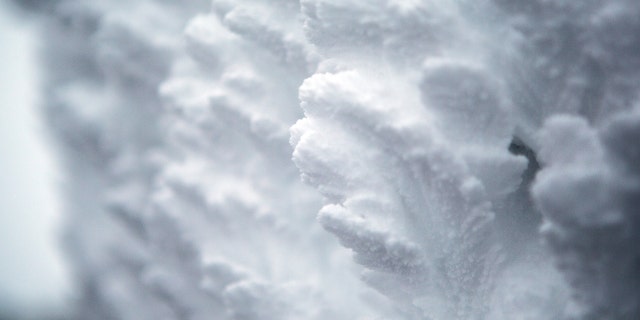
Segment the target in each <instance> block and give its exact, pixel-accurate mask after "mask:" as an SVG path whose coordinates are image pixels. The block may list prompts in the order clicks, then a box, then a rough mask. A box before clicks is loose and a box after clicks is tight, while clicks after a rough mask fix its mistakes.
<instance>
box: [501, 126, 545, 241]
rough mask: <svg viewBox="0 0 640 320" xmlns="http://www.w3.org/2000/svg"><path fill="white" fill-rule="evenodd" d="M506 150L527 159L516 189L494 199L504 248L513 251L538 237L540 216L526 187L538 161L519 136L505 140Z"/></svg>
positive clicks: (533, 176) (529, 184) (528, 187)
mask: <svg viewBox="0 0 640 320" xmlns="http://www.w3.org/2000/svg"><path fill="white" fill-rule="evenodd" d="M509 152H511V153H512V154H514V155H519V156H524V157H526V158H527V160H528V164H527V168H526V169H525V170H524V172H523V173H522V176H521V177H522V181H521V183H520V186H519V187H518V189H516V190H515V191H514V192H513V193H511V194H509V195H508V196H507V197H506V198H505V199H504V200H502V201H498V202H497V203H495V205H496V206H495V209H496V218H497V221H496V222H497V226H498V228H499V230H498V233H499V235H500V236H501V237H502V238H503V240H504V242H503V243H505V244H507V245H508V248H505V249H506V250H508V251H513V253H514V254H517V252H518V251H520V249H521V248H522V247H523V246H524V245H527V243H530V242H531V241H535V239H538V228H539V227H540V224H541V222H542V216H541V214H540V213H539V212H538V210H537V209H536V208H535V206H534V204H533V201H532V200H531V196H530V188H531V184H532V183H533V181H534V179H535V176H536V174H537V172H538V171H539V170H540V163H539V162H538V160H537V158H536V153H535V152H534V151H533V149H531V148H530V147H529V146H527V145H526V144H525V143H524V142H523V141H522V140H521V139H519V138H517V137H514V138H513V140H512V141H511V143H510V144H509Z"/></svg>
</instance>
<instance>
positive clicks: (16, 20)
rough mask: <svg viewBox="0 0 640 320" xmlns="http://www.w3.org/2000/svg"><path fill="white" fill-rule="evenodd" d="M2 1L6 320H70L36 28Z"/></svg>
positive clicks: (0, 301) (1, 292) (0, 271)
mask: <svg viewBox="0 0 640 320" xmlns="http://www.w3.org/2000/svg"><path fill="white" fill-rule="evenodd" d="M35 23H36V22H35V21H32V19H30V18H29V17H28V16H26V15H24V13H22V12H20V11H19V10H17V9H16V8H13V7H12V6H11V5H10V4H9V3H7V2H6V1H0V46H1V50H0V320H10V319H66V318H67V317H66V316H65V314H66V313H67V309H68V307H69V303H70V301H71V300H72V295H71V292H72V290H71V287H72V286H71V282H70V277H69V271H68V268H67V266H65V263H64V257H63V253H62V250H60V233H61V230H60V229H61V223H62V216H61V214H60V212H61V209H62V208H61V203H60V202H59V201H58V197H57V190H58V186H59V185H60V184H61V183H62V182H61V177H60V176H59V174H58V170H57V167H56V157H55V154H54V153H53V148H52V146H51V145H52V141H50V140H49V139H48V137H47V131H46V129H45V126H44V125H43V121H41V120H42V119H41V118H39V117H40V114H39V112H38V104H39V96H38V94H39V75H38V62H37V61H38V44H37V41H36V29H37V25H36V24H35Z"/></svg>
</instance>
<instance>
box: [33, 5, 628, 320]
mask: <svg viewBox="0 0 640 320" xmlns="http://www.w3.org/2000/svg"><path fill="white" fill-rule="evenodd" d="M24 4H26V5H27V6H28V7H30V8H32V9H34V10H36V11H39V12H41V14H42V19H43V20H44V21H45V24H46V27H45V28H44V29H43V31H42V37H43V38H42V39H43V42H44V43H45V46H46V50H45V54H44V59H45V60H46V61H47V65H48V67H47V72H48V76H49V77H48V79H47V83H48V86H47V89H46V94H47V107H46V109H45V112H46V114H47V117H48V119H49V123H50V126H51V127H52V128H54V130H55V131H56V134H57V136H58V139H59V141H60V145H61V148H62V149H63V150H64V153H65V154H66V155H67V159H66V160H67V161H66V164H67V166H68V170H67V175H68V181H69V184H68V186H67V193H66V194H67V198H66V203H67V207H68V211H67V220H68V227H67V230H68V231H67V237H66V242H67V247H68V250H69V252H70V253H71V255H72V256H73V265H74V267H75V270H76V274H77V276H78V278H79V279H80V280H81V283H82V294H81V296H82V300H81V301H80V302H79V304H78V314H77V317H78V318H79V319H89V318H90V319H212V318H214V319H635V318H637V317H639V316H640V307H639V302H638V300H639V299H640V293H639V292H638V288H639V284H638V281H640V280H639V279H640V278H639V275H640V274H639V272H640V270H638V257H639V252H638V249H637V248H636V245H635V244H636V242H637V240H638V239H637V238H638V236H637V234H638V228H639V226H638V218H637V217H635V215H637V211H638V208H639V205H638V200H637V199H638V196H640V195H639V194H638V193H639V191H638V190H640V189H639V188H640V187H638V184H639V183H640V176H638V163H640V162H639V161H640V158H639V157H640V156H639V155H638V152H639V151H638V147H637V143H638V139H639V138H640V134H639V133H638V132H640V131H639V130H640V129H639V128H640V120H639V119H640V116H638V114H640V113H638V111H633V110H634V106H635V105H636V104H637V92H638V89H639V88H638V86H639V83H640V81H639V80H640V78H639V77H638V75H637V72H636V70H637V68H638V67H639V66H640V58H638V57H640V55H639V54H638V53H639V50H640V43H639V42H638V41H639V40H638V39H637V37H636V35H637V34H638V32H639V31H640V22H638V21H640V20H638V19H637V17H638V14H640V5H638V4H636V2H635V1H631V0H617V1H608V2H602V1H581V2H569V1H560V0H557V1H548V0H544V1H543V0H533V1H502V0H494V1H471V0H469V1H467V0H458V1H429V0H423V1H419V0H417V1H392V0H372V1H356V0H301V1H295V0H288V1H286V0H278V1H258V0H254V1H251V0H242V1H224V0H214V1H204V0H203V1H195V0H194V1H181V2H170V1H159V0H158V1H152V0H136V1H109V2H91V1H72V0H66V1H65V0H63V1H57V2H48V3H47V4H37V3H35V4H33V3H31V2H28V1H27V2H24ZM538 171H539V172H538ZM536 173H537V175H536Z"/></svg>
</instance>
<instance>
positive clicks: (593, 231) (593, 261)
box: [533, 111, 640, 319]
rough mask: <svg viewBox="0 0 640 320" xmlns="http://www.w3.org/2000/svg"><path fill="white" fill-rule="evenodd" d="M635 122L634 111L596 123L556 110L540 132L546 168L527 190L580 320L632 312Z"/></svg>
mask: <svg viewBox="0 0 640 320" xmlns="http://www.w3.org/2000/svg"><path fill="white" fill-rule="evenodd" d="M638 128H640V113H638V111H635V112H633V113H631V114H624V115H618V116H615V117H613V119H611V120H610V121H608V122H607V123H606V125H605V126H604V127H603V128H601V129H596V128H593V127H591V126H589V125H588V124H587V123H586V122H585V121H584V120H583V119H581V118H578V117H571V116H557V117H554V118H551V119H550V120H549V121H547V123H546V125H545V127H544V129H543V131H542V133H541V134H542V137H541V143H542V144H543V148H542V149H541V156H542V160H543V161H544V162H545V163H546V164H547V167H546V168H545V169H544V170H543V171H542V172H541V173H540V177H539V179H538V181H537V182H536V185H535V187H534V189H533V194H534V196H535V199H536V202H537V203H538V205H539V206H540V209H541V210H542V212H543V213H544V215H545V218H546V220H545V225H544V226H543V229H542V232H543V235H544V237H545V239H546V240H547V242H548V243H549V245H550V246H551V248H552V249H553V251H554V253H555V256H556V259H557V263H558V266H559V267H560V269H561V270H562V271H563V273H564V274H565V276H566V277H567V279H568V281H569V283H570V284H571V286H572V287H573V289H574V295H575V299H576V300H577V302H578V303H579V304H580V307H581V308H582V309H581V311H580V312H581V313H582V317H583V318H585V319H603V318H607V319H633V318H636V317H637V316H638V315H640V313H639V312H640V311H639V309H638V302H637V297H638V296H639V292H638V288H639V284H638V281H639V280H638V279H639V276H638V259H639V254H640V253H639V252H638V249H637V245H636V243H637V241H638V231H637V230H638V228H639V224H638V217H637V211H638V199H639V197H640V186H639V185H638V181H639V180H638V178H639V177H638V163H639V162H638V160H639V159H638V148H637V146H636V145H635V143H634V141H637V139H638V138H640V132H639V131H638Z"/></svg>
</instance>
